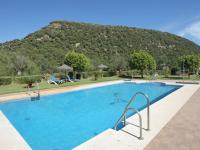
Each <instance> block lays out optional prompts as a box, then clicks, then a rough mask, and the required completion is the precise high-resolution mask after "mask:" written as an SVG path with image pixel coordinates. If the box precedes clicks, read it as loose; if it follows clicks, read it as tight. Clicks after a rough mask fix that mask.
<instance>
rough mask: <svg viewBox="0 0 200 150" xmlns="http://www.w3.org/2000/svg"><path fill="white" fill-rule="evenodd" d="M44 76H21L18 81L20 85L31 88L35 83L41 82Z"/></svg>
mask: <svg viewBox="0 0 200 150" xmlns="http://www.w3.org/2000/svg"><path fill="white" fill-rule="evenodd" d="M41 79H42V76H40V75H35V76H21V77H17V78H16V81H17V82H18V83H20V84H27V85H28V86H29V87H31V86H32V84H33V83H35V82H41Z"/></svg>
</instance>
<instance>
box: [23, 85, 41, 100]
mask: <svg viewBox="0 0 200 150" xmlns="http://www.w3.org/2000/svg"><path fill="white" fill-rule="evenodd" d="M36 85H37V91H33V92H32V93H34V94H36V96H32V95H31V90H30V87H29V86H28V88H27V92H26V94H28V95H29V96H30V98H31V101H34V100H40V87H39V84H38V83H36Z"/></svg>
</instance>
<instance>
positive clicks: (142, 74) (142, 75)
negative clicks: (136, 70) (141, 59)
mask: <svg viewBox="0 0 200 150" xmlns="http://www.w3.org/2000/svg"><path fill="white" fill-rule="evenodd" d="M141 77H142V78H144V70H141Z"/></svg>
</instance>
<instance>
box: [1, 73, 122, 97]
mask: <svg viewBox="0 0 200 150" xmlns="http://www.w3.org/2000/svg"><path fill="white" fill-rule="evenodd" d="M119 79H122V78H120V77H117V76H113V77H103V78H99V79H98V80H93V79H81V80H80V81H78V82H66V83H63V84H60V85H55V84H48V83H47V81H42V82H41V83H40V84H39V85H40V89H51V88H59V87H66V86H73V85H82V84H88V83H97V82H104V81H112V80H119ZM35 88H36V87H33V89H35ZM25 91H27V88H26V84H10V85H3V86H0V95H1V94H9V93H17V92H25Z"/></svg>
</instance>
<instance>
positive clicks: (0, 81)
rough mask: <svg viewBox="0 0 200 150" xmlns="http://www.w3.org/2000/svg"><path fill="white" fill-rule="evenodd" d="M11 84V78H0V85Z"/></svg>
mask: <svg viewBox="0 0 200 150" xmlns="http://www.w3.org/2000/svg"><path fill="white" fill-rule="evenodd" d="M11 83H12V79H11V77H0V85H8V84H11Z"/></svg>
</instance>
